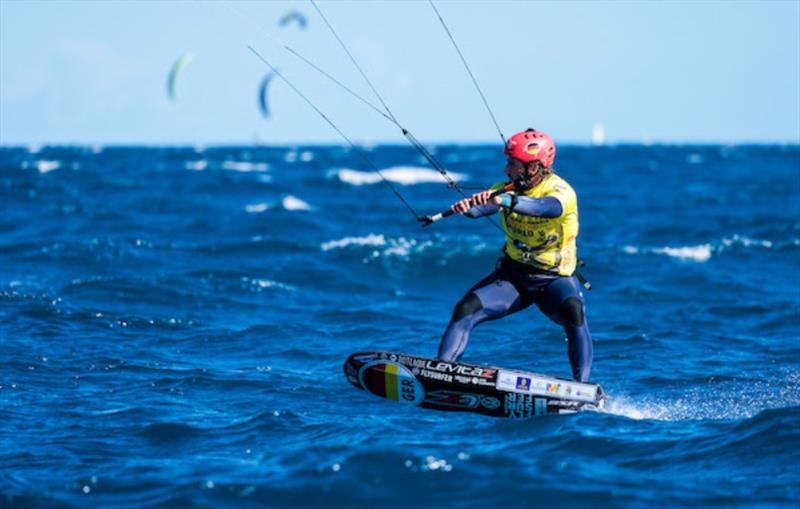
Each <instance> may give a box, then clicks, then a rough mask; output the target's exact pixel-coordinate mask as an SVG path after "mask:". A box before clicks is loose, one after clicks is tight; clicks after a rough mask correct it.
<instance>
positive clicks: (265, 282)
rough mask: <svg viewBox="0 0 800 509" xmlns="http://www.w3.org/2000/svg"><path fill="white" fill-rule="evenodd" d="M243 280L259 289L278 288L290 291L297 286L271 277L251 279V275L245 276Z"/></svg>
mask: <svg viewBox="0 0 800 509" xmlns="http://www.w3.org/2000/svg"><path fill="white" fill-rule="evenodd" d="M242 281H243V282H244V283H250V284H251V285H252V286H253V287H255V288H256V289H258V290H259V291H260V290H261V289H264V288H276V289H280V290H287V291H290V292H291V291H294V290H295V287H293V286H291V285H287V284H284V283H280V282H278V281H273V280H271V279H259V278H253V279H250V278H249V277H243V278H242Z"/></svg>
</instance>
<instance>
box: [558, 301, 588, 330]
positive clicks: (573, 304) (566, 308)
mask: <svg viewBox="0 0 800 509" xmlns="http://www.w3.org/2000/svg"><path fill="white" fill-rule="evenodd" d="M559 313H560V314H561V319H562V320H564V324H565V325H572V326H573V327H580V326H581V325H583V321H584V312H583V302H581V300H580V299H579V298H577V297H570V298H568V299H567V300H565V301H564V302H562V303H561V307H560V308H559Z"/></svg>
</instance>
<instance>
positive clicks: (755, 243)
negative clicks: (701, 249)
mask: <svg viewBox="0 0 800 509" xmlns="http://www.w3.org/2000/svg"><path fill="white" fill-rule="evenodd" d="M722 245H723V246H724V247H732V246H737V245H738V246H744V247H764V248H767V249H771V248H772V241H771V240H762V239H751V238H748V237H741V236H739V235H734V236H733V237H725V238H724V239H722Z"/></svg>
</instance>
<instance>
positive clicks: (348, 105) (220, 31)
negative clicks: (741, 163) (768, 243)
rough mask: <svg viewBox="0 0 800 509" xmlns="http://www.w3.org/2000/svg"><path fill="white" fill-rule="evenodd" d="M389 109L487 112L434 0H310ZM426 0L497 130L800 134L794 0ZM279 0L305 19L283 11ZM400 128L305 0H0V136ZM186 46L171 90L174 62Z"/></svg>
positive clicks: (408, 115) (124, 139)
mask: <svg viewBox="0 0 800 509" xmlns="http://www.w3.org/2000/svg"><path fill="white" fill-rule="evenodd" d="M318 5H319V7H320V9H321V10H322V11H323V13H324V14H325V16H326V17H327V18H328V20H329V21H330V22H331V24H332V25H333V27H334V28H335V29H336V31H337V33H338V35H339V36H340V37H341V39H342V40H343V41H344V42H345V44H346V45H347V47H348V49H349V50H350V52H351V53H352V54H353V56H354V57H355V59H356V61H357V62H358V64H359V66H360V67H361V68H362V69H363V70H364V72H365V74H366V75H367V76H368V77H369V79H370V80H371V82H372V83H373V85H374V87H375V89H376V91H377V92H378V93H379V94H380V98H381V99H382V100H383V101H384V102H385V103H386V105H387V106H388V107H389V108H390V110H391V112H392V114H393V115H395V117H396V118H397V120H398V121H399V123H400V124H401V125H403V126H404V127H406V128H407V129H408V130H409V131H411V132H412V133H413V134H414V135H415V136H416V137H417V138H418V139H420V140H422V141H424V142H430V143H442V142H453V143H495V142H499V140H500V137H499V134H498V130H497V128H495V125H494V123H493V122H492V119H491V117H490V115H489V113H488V112H487V110H486V107H485V106H484V104H483V102H482V101H481V98H480V96H479V95H478V92H477V91H476V88H475V86H474V85H473V83H472V81H471V80H470V78H469V75H468V74H467V72H466V70H465V68H464V66H463V64H462V63H461V61H460V59H459V57H458V54H457V53H456V50H455V49H454V47H453V45H452V43H451V42H450V40H449V39H448V38H447V35H446V33H445V31H444V29H443V28H442V26H441V24H440V22H439V20H438V18H437V17H436V15H435V13H434V11H433V9H432V8H431V5H430V4H429V3H428V2H427V1H403V2H401V1H395V2H366V1H359V2H344V1H320V2H318ZM436 5H437V7H438V9H439V11H440V13H441V14H442V17H443V19H444V21H445V22H446V23H447V26H448V28H449V29H450V31H451V33H452V34H453V37H454V38H455V40H456V42H457V43H458V46H459V48H460V50H461V52H462V53H463V55H464V57H465V59H466V61H467V63H468V64H469V66H470V68H471V70H472V72H473V74H474V75H475V78H476V79H477V81H478V84H479V85H480V87H481V89H482V90H483V93H484V95H485V97H486V100H487V102H488V104H489V106H490V108H491V111H492V113H493V114H494V116H495V117H496V119H497V122H498V124H499V126H500V130H501V131H502V132H503V133H504V134H505V135H506V136H509V135H510V134H513V133H514V132H516V131H519V130H523V129H525V128H527V127H534V128H536V129H539V130H542V131H546V132H548V133H549V134H551V135H552V136H553V137H554V138H556V140H559V141H560V142H569V143H589V142H591V139H592V129H593V126H595V125H597V124H600V125H602V126H603V130H604V133H605V139H606V141H607V142H612V143H630V142H633V143H640V142H644V143H771V142H780V143H787V142H788V143H800V0H787V1H757V2H749V1H730V2H725V1H710V2H703V1H691V2H690V1H680V2H679V1H674V2H670V1H664V2H655V1H614V2H603V1H590V2H582V1H559V2H548V1H536V2H526V1H517V2H504V1H492V2H482V1H468V2H465V1H457V0H449V1H447V0H439V1H437V2H436ZM291 9H296V10H299V11H301V12H302V13H304V14H305V15H306V16H307V18H308V27H307V29H305V30H301V29H299V28H298V27H297V26H296V25H289V26H287V27H284V28H280V27H279V26H278V20H279V18H280V17H281V16H282V15H283V14H284V13H286V12H287V11H289V10H291ZM248 45H252V46H253V47H254V48H255V49H256V50H257V51H258V52H259V53H261V54H262V55H263V56H264V57H265V58H266V59H267V60H268V61H270V63H272V64H273V65H274V66H276V67H277V68H278V69H279V70H280V72H281V73H282V74H283V75H284V76H285V77H286V78H287V79H288V80H289V82H291V85H292V86H294V87H296V88H297V89H298V90H300V91H301V92H302V93H303V94H304V95H305V96H306V97H307V98H308V99H309V100H310V101H311V102H312V103H313V104H314V106H316V107H317V108H318V109H319V110H320V111H321V112H322V113H324V114H325V115H326V116H327V117H328V118H329V119H330V120H331V121H332V122H333V123H334V124H335V125H336V127H337V128H338V129H340V130H341V131H342V132H343V133H345V134H346V135H347V136H348V137H349V138H351V139H353V140H354V141H356V142H359V143H404V138H403V136H402V134H401V133H400V131H399V129H398V127H397V126H396V125H394V124H392V123H391V122H389V121H387V120H386V118H384V117H383V116H381V115H379V114H378V113H376V112H375V111H373V110H372V109H371V108H370V107H369V106H367V105H365V104H364V103H363V102H361V101H360V100H359V99H356V98H354V97H353V96H352V95H350V94H349V93H347V92H346V91H344V90H342V89H341V88H339V87H338V86H337V85H336V84H334V83H333V82H331V81H330V80H329V79H327V78H325V77H324V76H323V75H322V74H320V73H319V72H317V71H315V70H313V69H312V68H311V67H309V66H308V65H307V64H305V63H303V62H302V61H301V60H300V59H298V58H297V57H295V56H293V55H292V54H291V53H289V52H288V51H286V50H285V49H284V47H283V45H288V46H289V47H291V48H292V49H294V50H295V51H296V52H298V53H300V54H301V55H303V56H304V57H305V58H306V59H308V60H310V61H312V62H314V63H315V64H316V65H317V66H319V67H320V68H322V69H324V70H325V71H326V72H328V73H329V74H330V75H332V76H334V77H335V78H336V79H337V80H339V81H341V82H342V83H345V84H346V85H347V86H349V87H351V88H352V89H353V90H354V91H355V92H356V93H358V94H359V95H361V96H362V97H363V98H364V99H366V100H367V101H369V102H370V103H372V104H375V105H378V106H380V100H379V98H377V97H376V96H375V95H374V94H373V92H372V91H371V90H370V87H369V85H368V84H367V83H366V82H365V80H364V79H363V78H362V77H361V75H360V74H359V73H358V71H357V70H356V68H355V66H354V65H353V63H352V62H351V61H350V60H349V58H348V56H347V55H346V53H345V52H344V51H343V50H342V48H341V47H340V46H339V45H338V43H337V41H336V39H335V38H334V36H333V35H332V34H331V32H330V31H329V30H328V28H327V27H326V26H325V24H324V22H323V20H322V19H321V18H320V16H319V15H318V14H317V12H316V11H315V9H314V7H313V6H312V5H311V4H310V3H308V2H285V1H269V2H258V1H253V0H251V1H244V2H239V1H195V0H187V1H180V2H178V1H166V0H162V1H105V2H100V1H69V0H58V1H43V0H25V1H21V0H0V145H19V144H126V145H131V144H147V145H170V144H181V145H183V144H249V143H253V142H258V143H264V144H276V145H277V144H287V143H288V144H296V143H334V144H342V143H344V140H343V139H342V138H341V137H340V135H339V134H338V133H337V132H336V131H335V130H334V129H333V128H332V127H331V126H330V125H329V124H328V123H326V121H325V120H324V119H323V118H322V117H321V115H320V114H319V113H317V112H316V111H315V110H314V109H313V108H312V107H311V106H309V105H308V104H307V103H306V102H305V101H304V100H303V99H302V98H300V97H299V96H298V95H297V94H296V93H295V92H294V91H293V89H292V86H290V85H289V84H288V83H286V82H284V81H281V80H280V79H276V80H274V81H273V82H272V84H271V85H270V88H269V92H268V94H269V96H268V97H269V103H270V107H271V110H272V115H271V117H270V118H269V119H265V118H263V117H262V116H261V114H260V112H259V109H258V98H257V92H258V87H259V84H260V81H261V80H262V78H263V76H264V75H265V74H266V72H267V71H268V68H267V66H266V65H265V64H264V63H263V62H261V61H259V60H258V59H257V58H256V57H255V56H254V55H253V54H252V53H251V52H250V51H249V50H248V49H247V46H248ZM187 52H192V53H193V54H194V55H195V58H194V60H193V61H192V62H191V63H190V64H189V65H187V66H186V68H185V69H184V71H183V72H182V73H181V75H180V76H179V79H178V81H177V98H176V100H175V101H170V100H169V99H168V97H167V93H166V81H167V75H168V73H169V70H170V68H171V67H172V65H173V63H174V62H175V61H176V60H177V59H178V58H179V57H180V56H181V55H183V54H185V53H187Z"/></svg>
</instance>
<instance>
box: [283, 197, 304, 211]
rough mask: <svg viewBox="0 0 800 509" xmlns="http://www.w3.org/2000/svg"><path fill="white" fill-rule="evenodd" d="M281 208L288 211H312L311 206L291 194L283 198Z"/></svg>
mask: <svg viewBox="0 0 800 509" xmlns="http://www.w3.org/2000/svg"><path fill="white" fill-rule="evenodd" d="M281 207H283V208H284V209H286V210H311V205H309V204H308V203H306V202H304V201H303V200H301V199H300V198H297V197H296V196H292V195H291V194H289V195H286V196H284V197H283V200H281Z"/></svg>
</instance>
